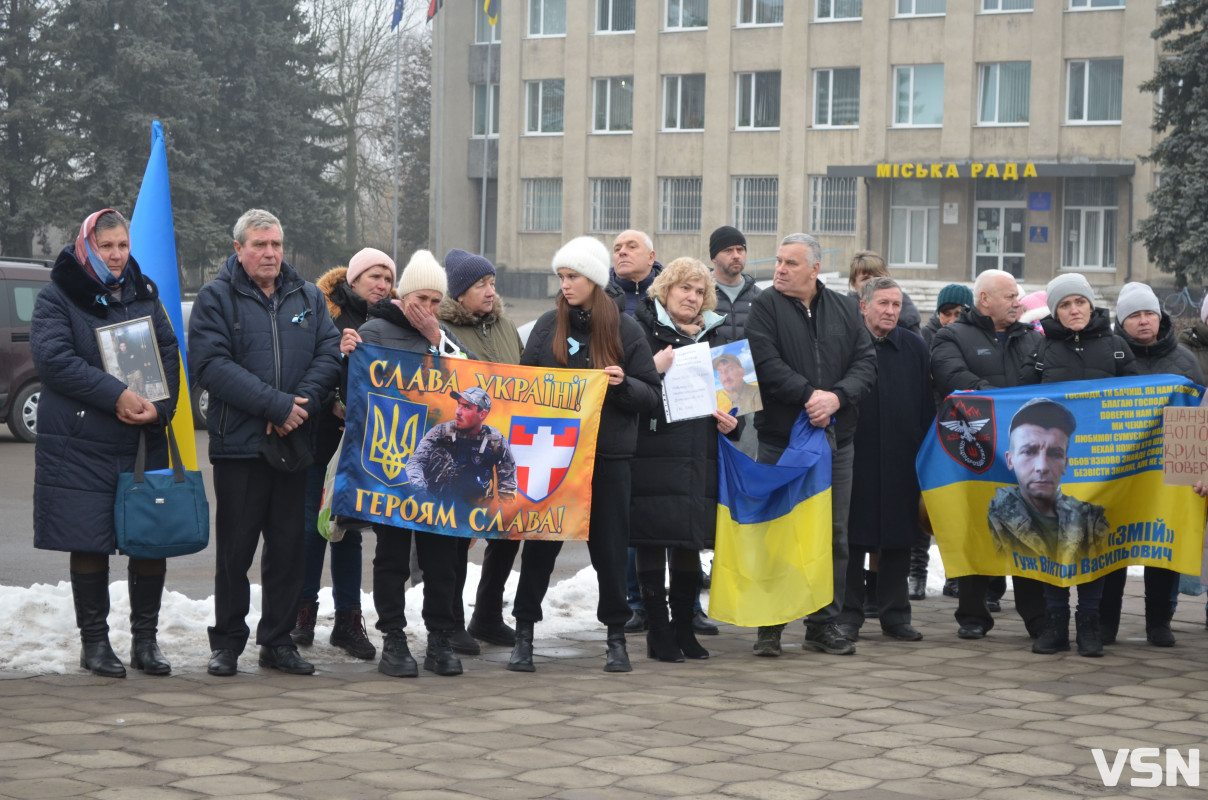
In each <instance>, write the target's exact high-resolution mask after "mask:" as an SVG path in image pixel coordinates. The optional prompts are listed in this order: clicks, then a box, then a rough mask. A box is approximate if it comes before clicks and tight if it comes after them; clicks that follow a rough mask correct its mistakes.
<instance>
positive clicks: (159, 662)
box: [127, 570, 172, 675]
mask: <svg viewBox="0 0 1208 800" xmlns="http://www.w3.org/2000/svg"><path fill="white" fill-rule="evenodd" d="M127 578H128V581H129V584H128V585H129V587H130V638H131V639H132V640H133V643H132V645H131V647H130V668H131V669H141V670H142V671H143V672H145V673H146V674H148V675H167V674H168V673H170V672H171V671H172V665H171V664H169V663H168V659H166V658H164V654H163V653H161V652H160V650H159V644H158V643H157V642H156V641H155V634H156V633H157V630H158V625H159V604H160V600H161V598H162V597H163V593H164V576H163V575H135V574H134V571H133V570H128V571H127Z"/></svg>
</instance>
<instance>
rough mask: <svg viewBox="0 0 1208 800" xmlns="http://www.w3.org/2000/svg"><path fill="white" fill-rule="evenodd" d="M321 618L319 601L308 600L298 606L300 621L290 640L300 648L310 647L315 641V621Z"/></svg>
mask: <svg viewBox="0 0 1208 800" xmlns="http://www.w3.org/2000/svg"><path fill="white" fill-rule="evenodd" d="M318 617H319V601H318V600H307V601H304V602H302V603H301V604H300V605H299V606H298V621H297V622H296V623H294V629H293V630H292V631H290V632H289V638H291V639H293V640H294V644H296V645H298V646H299V647H310V646H311V645H312V644H314V641H315V621H316V620H317V619H318Z"/></svg>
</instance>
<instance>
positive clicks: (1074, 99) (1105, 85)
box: [1065, 58, 1124, 123]
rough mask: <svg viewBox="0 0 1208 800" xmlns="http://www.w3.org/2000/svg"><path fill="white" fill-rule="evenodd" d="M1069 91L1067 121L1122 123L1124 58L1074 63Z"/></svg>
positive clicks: (1070, 73)
mask: <svg viewBox="0 0 1208 800" xmlns="http://www.w3.org/2000/svg"><path fill="white" fill-rule="evenodd" d="M1068 92H1069V101H1068V102H1067V103H1066V114H1065V121H1066V122H1070V123H1080V122H1081V123H1093V122H1120V120H1121V101H1122V99H1123V96H1124V59H1122V58H1100V59H1095V60H1094V61H1071V62H1070V69H1069V82H1068Z"/></svg>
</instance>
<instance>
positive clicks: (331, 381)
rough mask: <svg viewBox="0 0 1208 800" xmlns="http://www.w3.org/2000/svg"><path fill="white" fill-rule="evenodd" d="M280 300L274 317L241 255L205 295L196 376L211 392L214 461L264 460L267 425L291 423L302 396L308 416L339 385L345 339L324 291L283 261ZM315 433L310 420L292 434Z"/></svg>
mask: <svg viewBox="0 0 1208 800" xmlns="http://www.w3.org/2000/svg"><path fill="white" fill-rule="evenodd" d="M274 294H277V295H278V297H277V306H276V310H275V311H269V307H268V306H267V305H266V304H265V302H264V300H263V299H262V298H261V294H260V291H259V289H257V288H256V285H255V284H253V283H252V281H251V279H250V278H248V276H247V272H246V271H244V269H243V265H242V264H240V263H239V259H238V257H237V256H235V255H232V256H231V257H230V258H228V259H227V262H226V264H225V265H223V267H222V270H220V271H219V273H218V277H217V278H215V279H214V280H212V281H210V282H209V283H207V284H206V285H205V286H203V287H201V291H200V292H198V293H197V302H195V303H194V304H193V314H192V316H191V317H190V318H189V373H190V374H189V377H190V378H191V379H192V380H194V381H196V382H197V383H198V384H199V385H200V386H202V387H204V388H205V389H207V390H209V392H210V404H211V405H210V413H209V414H208V415H207V417H206V427H207V428H209V431H210V458H211V460H213V459H221V458H259V456H260V445H261V443H262V442H263V441H264V437H265V433H264V429H265V423H266V422H272V423H273V424H275V425H281V424H283V423H284V422H285V420H286V419H288V418H289V415H290V412H291V411H292V410H293V407H294V398H295V397H305V398H306V399H307V404H306V408H307V409H308V413H309V409H315V410H316V411H318V410H319V409H321V408H322V405H323V401H324V399H326V398H327V396H328V394H329V393H330V392H331V391H332V389H334V388H335V385H336V381H337V380H339V377H340V333H339V331H337V330H336V326H335V325H334V324H332V321H331V316H330V315H329V314H328V311H327V302H326V299H325V298H324V297H323V293H322V292H320V291H319V288H318V287H317V286H315V285H314V284H313V283H307V282H306V281H304V280H302V278H301V277H300V276H299V275H298V273H297V272H295V271H294V268H293V267H291V266H290V265H289V264H286V263H282V264H281V286H280V288H279V289H277V290H276V291H275V292H274ZM295 320H296V321H295ZM303 323H305V324H303ZM311 416H312V417H313V416H315V415H314V414H311ZM312 431H313V427H312V425H311V422H310V420H309V419H308V420H307V422H306V424H305V425H303V426H302V427H301V428H300V429H299V430H298V431H297V432H296V433H293V434H290V435H291V436H296V435H303V436H306V437H308V438H309V437H311V436H312V435H313V433H312ZM312 445H313V440H312Z"/></svg>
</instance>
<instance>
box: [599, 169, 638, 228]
mask: <svg viewBox="0 0 1208 800" xmlns="http://www.w3.org/2000/svg"><path fill="white" fill-rule="evenodd" d="M628 228H629V178H592V179H591V231H592V233H612V232H619V231H623V230H626V229H628Z"/></svg>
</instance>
